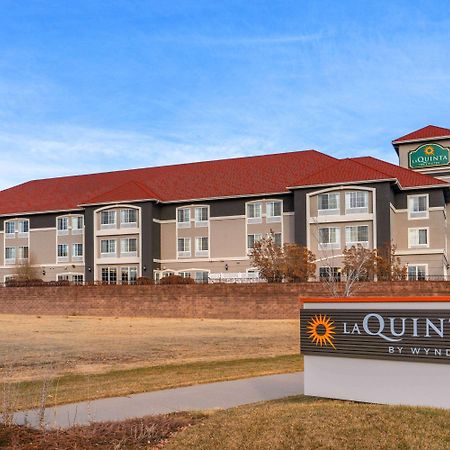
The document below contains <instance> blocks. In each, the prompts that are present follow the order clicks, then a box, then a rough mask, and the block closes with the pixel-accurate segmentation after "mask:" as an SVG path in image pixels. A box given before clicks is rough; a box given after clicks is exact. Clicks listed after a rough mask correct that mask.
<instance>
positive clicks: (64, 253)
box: [58, 244, 69, 262]
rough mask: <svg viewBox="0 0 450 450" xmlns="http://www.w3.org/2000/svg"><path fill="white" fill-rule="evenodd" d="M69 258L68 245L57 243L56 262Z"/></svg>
mask: <svg viewBox="0 0 450 450" xmlns="http://www.w3.org/2000/svg"><path fill="white" fill-rule="evenodd" d="M68 260H69V246H68V245H67V244H58V262H66V261H68Z"/></svg>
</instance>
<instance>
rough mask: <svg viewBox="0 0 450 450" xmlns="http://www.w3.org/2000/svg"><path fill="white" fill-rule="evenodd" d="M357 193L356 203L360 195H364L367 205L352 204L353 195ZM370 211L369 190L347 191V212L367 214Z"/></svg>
mask: <svg viewBox="0 0 450 450" xmlns="http://www.w3.org/2000/svg"><path fill="white" fill-rule="evenodd" d="M353 195H355V198H356V203H358V195H363V196H364V199H365V203H366V205H365V206H351V204H352V196H353ZM368 212H369V192H368V191H361V190H357V191H350V192H346V193H345V214H366V213H368Z"/></svg>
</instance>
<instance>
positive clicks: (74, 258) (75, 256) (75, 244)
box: [72, 242, 84, 261]
mask: <svg viewBox="0 0 450 450" xmlns="http://www.w3.org/2000/svg"><path fill="white" fill-rule="evenodd" d="M76 248H78V249H79V248H81V255H80V254H77V252H76V251H75V249H76ZM83 258H84V245H83V244H82V243H81V242H73V243H72V261H83Z"/></svg>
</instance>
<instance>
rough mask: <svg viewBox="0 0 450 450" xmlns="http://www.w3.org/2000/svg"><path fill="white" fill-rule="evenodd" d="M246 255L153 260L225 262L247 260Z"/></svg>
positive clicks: (167, 261)
mask: <svg viewBox="0 0 450 450" xmlns="http://www.w3.org/2000/svg"><path fill="white" fill-rule="evenodd" d="M249 259H250V258H249V257H248V256H242V257H241V256H229V257H225V258H183V259H158V258H154V259H153V262H155V263H159V264H170V263H185V262H226V261H248V260H249Z"/></svg>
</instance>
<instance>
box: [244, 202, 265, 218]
mask: <svg viewBox="0 0 450 450" xmlns="http://www.w3.org/2000/svg"><path fill="white" fill-rule="evenodd" d="M247 221H248V223H261V222H262V204H261V203H260V202H258V203H249V204H248V205H247Z"/></svg>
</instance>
